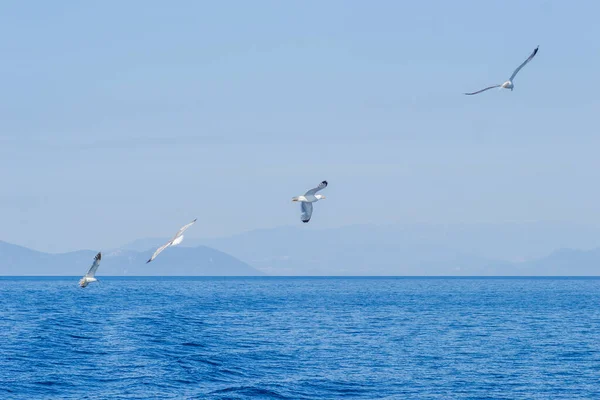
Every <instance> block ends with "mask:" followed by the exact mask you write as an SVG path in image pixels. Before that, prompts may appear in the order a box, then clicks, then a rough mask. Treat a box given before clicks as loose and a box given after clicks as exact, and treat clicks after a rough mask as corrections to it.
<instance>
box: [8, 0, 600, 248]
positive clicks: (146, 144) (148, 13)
mask: <svg viewBox="0 0 600 400" xmlns="http://www.w3.org/2000/svg"><path fill="white" fill-rule="evenodd" d="M1 11H2V12H0V50H1V52H2V55H3V57H2V59H3V60H2V63H0V73H1V75H2V77H3V79H2V84H1V87H0V89H1V90H0V177H1V181H2V191H1V192H0V220H1V221H2V223H1V224H0V240H5V241H9V242H12V243H18V244H22V245H25V246H29V247H33V248H36V249H40V250H45V251H55V252H58V251H68V250H74V249H79V248H90V249H102V248H104V249H106V248H110V247H115V246H118V245H120V244H123V243H126V242H128V241H131V240H134V239H137V238H141V237H153V236H169V235H171V234H173V233H174V232H175V231H176V230H177V228H178V227H179V226H180V225H182V224H184V223H186V222H188V221H189V220H191V219H193V218H195V217H198V219H199V220H198V221H199V223H198V224H197V225H195V226H194V228H193V229H191V230H190V231H189V236H191V237H196V238H201V237H214V236H220V235H228V234H233V233H237V232H242V231H247V230H251V229H255V228H268V227H275V226H281V225H301V222H300V220H299V210H298V207H297V205H295V204H292V203H291V201H290V199H291V197H292V196H295V195H297V194H300V193H302V192H304V191H305V190H306V189H308V188H310V187H312V186H314V185H316V184H317V183H318V182H320V181H321V180H323V179H327V180H328V181H329V182H330V186H329V187H328V188H327V190H326V195H327V200H324V201H323V202H320V203H319V204H317V205H316V206H315V213H314V216H313V220H312V221H311V223H310V226H307V227H306V228H309V229H311V228H322V227H335V226H342V225H347V224H355V223H390V222H411V223H412V222H428V223H455V222H467V223H478V222H510V221H519V222H522V221H548V220H552V221H555V220H558V221H569V222H577V223H588V224H593V225H596V224H600V212H599V211H598V210H599V207H598V204H599V201H598V200H599V199H600V189H598V185H597V181H598V171H600V158H599V157H597V152H598V148H600V146H599V145H600V135H599V134H598V112H599V110H600V100H598V96H597V88H598V86H599V83H600V79H599V78H598V71H599V70H600V51H598V50H599V45H598V44H597V38H598V37H600V27H599V25H598V23H597V15H600V4H599V3H597V2H593V1H588V2H584V1H582V2H577V3H576V4H575V3H569V2H559V1H527V2H524V1H489V2H482V1H462V2H460V1H459V2H446V1H421V2H398V1H378V2H358V1H328V2H322V1H303V2H299V1H298V2H282V1H253V2H242V1H236V2H233V1H229V2H225V1H224V2H196V1H180V2H177V3H176V4H172V5H169V4H167V3H166V2H159V1H128V2H119V1H103V2H95V3H94V4H91V3H87V4H84V3H83V2H76V1H55V2H42V1H38V2H33V3H31V2H30V3H27V4H25V3H23V2H17V1H12V2H5V3H3V5H2V8H1ZM536 45H540V51H539V53H538V55H537V57H536V58H535V59H534V60H533V61H532V63H531V64H529V65H528V66H527V67H526V68H524V69H523V70H522V71H521V73H520V74H519V75H518V77H517V78H516V80H515V85H516V87H515V90H514V92H512V93H511V92H510V91H500V92H499V91H489V92H486V93H484V94H482V95H479V96H473V97H467V96H463V95H462V93H463V92H465V91H472V90H476V89H479V88H481V87H484V86H487V85H490V84H494V83H501V82H503V81H504V80H505V79H507V78H508V77H509V76H510V74H511V72H512V71H513V69H514V68H515V67H516V66H517V65H518V64H519V63H520V62H521V61H523V60H524V59H525V58H526V57H527V56H528V55H529V53H530V52H531V51H532V49H533V48H534V47H535V46H536ZM357 197H359V198H357Z"/></svg>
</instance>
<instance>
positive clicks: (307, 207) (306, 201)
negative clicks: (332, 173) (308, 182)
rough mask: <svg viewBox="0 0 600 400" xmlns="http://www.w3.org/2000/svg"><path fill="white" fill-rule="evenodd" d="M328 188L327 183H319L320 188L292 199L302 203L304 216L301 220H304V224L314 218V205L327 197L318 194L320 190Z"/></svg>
mask: <svg viewBox="0 0 600 400" xmlns="http://www.w3.org/2000/svg"><path fill="white" fill-rule="evenodd" d="M326 187H327V181H323V182H321V183H319V186H317V187H316V188H313V189H310V190H309V191H308V192H306V193H305V194H304V196H296V197H293V198H292V201H299V202H300V203H301V207H300V208H301V209H302V215H301V216H300V219H301V220H302V222H304V223H307V222H308V221H310V217H311V216H312V212H313V205H312V203H315V202H317V201H319V200H321V199H324V198H325V196H323V195H322V194H317V192H318V191H319V190H322V189H325V188H326Z"/></svg>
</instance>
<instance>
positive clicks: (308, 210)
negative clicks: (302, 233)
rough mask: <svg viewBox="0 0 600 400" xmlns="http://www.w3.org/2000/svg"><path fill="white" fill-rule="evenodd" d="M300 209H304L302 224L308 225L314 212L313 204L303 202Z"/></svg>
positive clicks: (301, 217) (301, 216)
mask: <svg viewBox="0 0 600 400" xmlns="http://www.w3.org/2000/svg"><path fill="white" fill-rule="evenodd" d="M300 208H301V209H302V215H300V219H301V220H302V222H304V223H306V222H308V221H310V217H311V216H312V212H313V205H312V203H307V202H305V201H303V202H302V203H300Z"/></svg>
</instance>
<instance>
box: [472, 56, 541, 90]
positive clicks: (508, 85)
mask: <svg viewBox="0 0 600 400" xmlns="http://www.w3.org/2000/svg"><path fill="white" fill-rule="evenodd" d="M539 48H540V46H538V47H536V48H535V49H534V50H533V52H532V53H531V55H530V56H529V57H528V58H527V60H525V61H524V62H523V64H521V65H519V66H518V67H517V69H515V72H513V73H512V75H511V76H510V79H509V80H507V81H506V82H504V83H503V84H502V85H494V86H489V87H486V88H485V89H481V90H478V91H476V92H473V93H465V94H466V95H468V96H471V95H474V94H478V93H481V92H485V91H486V90H490V89H493V88H497V87H500V88H503V89H510V91H511V92H512V90H513V88H514V87H515V85H514V84H513V80H514V79H515V76H517V74H518V73H519V71H520V70H521V68H523V67H524V66H525V65H526V64H527V63H528V62H529V61H531V60H533V57H535V55H536V54H537V52H538V49H539Z"/></svg>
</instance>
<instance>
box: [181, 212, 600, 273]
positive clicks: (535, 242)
mask: <svg viewBox="0 0 600 400" xmlns="http://www.w3.org/2000/svg"><path fill="white" fill-rule="evenodd" d="M193 243H195V241H194V240H193V239H189V240H188V244H193ZM202 243H204V244H206V245H208V246H211V247H214V248H216V249H219V250H222V251H225V252H227V253H228V254H232V255H234V256H235V257H238V258H239V259H241V260H244V261H246V262H248V263H250V264H251V265H253V266H254V267H255V268H257V269H259V270H261V271H264V272H266V273H267V274H272V275H551V274H559V275H580V274H583V275H595V274H598V272H594V270H593V269H591V267H590V266H592V265H593V262H592V261H590V260H588V259H586V260H585V262H586V264H585V265H587V266H585V265H583V264H582V265H581V267H579V266H577V265H575V264H576V261H577V260H580V257H583V255H576V254H578V251H577V250H573V254H572V256H573V261H574V265H572V267H570V269H568V268H566V267H565V266H564V265H566V264H567V263H568V261H561V262H562V264H561V267H560V268H559V266H558V263H559V261H558V260H556V259H555V258H556V255H554V254H553V255H551V256H548V254H551V253H552V252H553V251H555V249H558V248H565V247H571V248H594V247H597V246H599V245H600V229H598V228H596V227H593V226H586V225H578V224H569V223H554V222H533V223H506V224H452V225H442V224H439V225H436V224H390V225H354V226H346V227H341V228H334V229H319V230H316V229H311V228H310V227H306V226H300V227H281V228H274V229H261V230H255V231H250V232H246V233H243V234H239V235H234V236H231V237H225V238H218V239H208V240H202ZM584 253H585V252H584ZM585 257H593V255H589V254H588V255H586V256H585ZM581 261H582V262H583V260H581ZM599 265H600V264H599ZM553 271H554V272H553ZM598 271H600V268H598Z"/></svg>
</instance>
